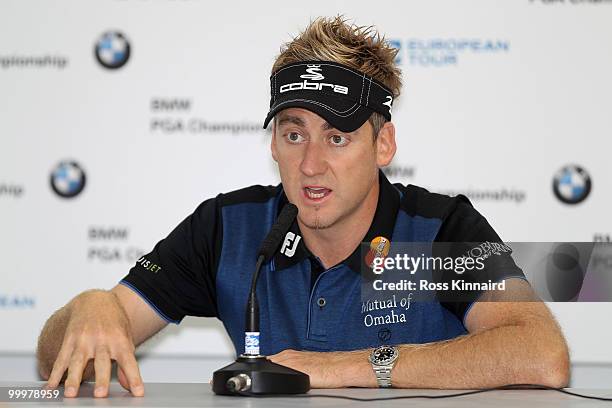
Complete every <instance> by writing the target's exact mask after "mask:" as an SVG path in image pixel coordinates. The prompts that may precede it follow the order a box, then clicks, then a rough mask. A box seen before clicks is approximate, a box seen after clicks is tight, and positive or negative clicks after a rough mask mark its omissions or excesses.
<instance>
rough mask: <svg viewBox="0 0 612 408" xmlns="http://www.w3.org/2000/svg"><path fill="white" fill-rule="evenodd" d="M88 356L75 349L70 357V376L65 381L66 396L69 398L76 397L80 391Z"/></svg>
mask: <svg viewBox="0 0 612 408" xmlns="http://www.w3.org/2000/svg"><path fill="white" fill-rule="evenodd" d="M87 361H88V358H86V356H85V354H84V353H83V352H81V351H78V350H77V351H75V352H74V354H73V355H72V358H71V359H70V366H69V367H68V377H67V378H66V382H65V384H64V385H65V387H66V388H65V389H64V396H65V397H68V398H72V397H76V396H77V395H78V393H79V386H80V384H81V379H82V378H83V370H84V369H85V365H86V364H87Z"/></svg>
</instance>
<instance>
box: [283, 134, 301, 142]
mask: <svg viewBox="0 0 612 408" xmlns="http://www.w3.org/2000/svg"><path fill="white" fill-rule="evenodd" d="M287 140H288V141H289V142H291V143H301V142H302V141H304V136H302V135H300V134H299V133H297V132H289V133H287Z"/></svg>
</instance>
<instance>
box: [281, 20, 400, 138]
mask: <svg viewBox="0 0 612 408" xmlns="http://www.w3.org/2000/svg"><path fill="white" fill-rule="evenodd" d="M397 52H398V50H397V49H396V48H393V47H391V46H390V45H389V43H388V42H387V41H386V40H385V38H384V36H383V37H381V36H380V33H378V32H377V31H376V28H375V27H373V26H357V25H355V24H354V23H353V24H349V23H348V22H347V19H345V18H344V17H343V16H336V17H319V18H317V19H316V20H314V21H312V22H311V23H310V24H309V25H308V27H306V29H305V30H304V31H302V32H301V33H300V34H299V35H298V36H297V37H295V38H293V40H291V41H290V42H288V43H286V44H284V45H283V46H282V47H281V50H280V54H279V55H278V57H277V58H276V61H275V62H274V65H273V66H272V73H274V72H276V71H277V70H278V69H279V68H281V67H283V66H285V65H287V64H291V63H293V62H300V61H312V60H316V61H333V62H337V63H339V64H342V65H345V66H348V67H350V68H353V69H356V70H358V71H360V72H362V73H364V74H366V75H368V76H370V77H372V78H374V79H376V80H377V81H379V82H381V83H382V84H384V85H385V86H386V87H387V88H389V89H390V90H391V92H393V99H394V100H395V99H397V97H398V96H399V95H400V89H401V87H402V79H401V71H400V69H399V68H398V67H397V66H396V65H395V56H396V55H397ZM369 121H370V124H371V125H372V127H373V128H374V136H375V137H376V136H377V135H378V132H379V131H380V129H381V128H382V126H383V125H384V124H385V122H386V121H387V120H386V119H385V117H384V116H382V115H381V114H380V113H377V112H374V113H373V114H372V116H370V119H369Z"/></svg>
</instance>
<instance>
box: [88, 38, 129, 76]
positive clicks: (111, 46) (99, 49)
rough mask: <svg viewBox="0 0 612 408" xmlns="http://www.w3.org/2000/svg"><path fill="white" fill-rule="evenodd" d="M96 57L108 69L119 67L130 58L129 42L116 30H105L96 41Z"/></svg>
mask: <svg viewBox="0 0 612 408" xmlns="http://www.w3.org/2000/svg"><path fill="white" fill-rule="evenodd" d="M95 54H96V59H97V60H98V62H99V63H100V64H102V66H103V67H105V68H108V69H117V68H121V67H122V66H124V65H125V63H126V62H128V59H129V58H130V43H129V42H128V40H127V39H126V38H125V36H124V35H123V34H121V33H120V32H118V31H107V32H105V33H104V34H102V36H100V38H99V39H98V41H97V42H96V46H95Z"/></svg>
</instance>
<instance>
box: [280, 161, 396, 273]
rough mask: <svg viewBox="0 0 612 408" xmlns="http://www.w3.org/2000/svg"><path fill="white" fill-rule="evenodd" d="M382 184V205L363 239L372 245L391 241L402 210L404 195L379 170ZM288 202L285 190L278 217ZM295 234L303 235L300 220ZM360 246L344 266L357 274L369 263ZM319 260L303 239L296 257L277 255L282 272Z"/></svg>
mask: <svg viewBox="0 0 612 408" xmlns="http://www.w3.org/2000/svg"><path fill="white" fill-rule="evenodd" d="M378 181H379V185H380V190H379V194H378V202H377V204H376V212H375V213H374V218H373V220H372V223H371V224H370V228H369V230H368V232H367V233H366V235H365V237H364V238H363V242H364V243H366V244H368V245H369V243H370V242H372V240H373V239H374V238H376V237H379V236H382V237H385V238H387V239H388V240H389V241H391V238H392V235H393V229H394V227H395V220H396V218H397V212H398V210H399V207H400V195H399V191H398V190H397V189H396V188H395V187H394V186H393V185H392V184H391V183H390V182H389V180H388V179H387V177H386V176H385V174H384V173H383V172H382V171H381V170H379V171H378ZM286 203H287V196H286V195H285V193H284V191H283V190H282V189H281V192H280V196H279V201H278V207H277V216H278V214H280V211H281V210H282V208H283V206H284V205H285V204H286ZM289 231H291V232H292V233H294V234H295V235H296V237H297V236H300V237H301V236H302V234H301V232H300V228H299V226H298V222H297V219H296V220H295V221H294V222H293V224H292V225H291V228H290V229H289ZM361 252H362V251H361V247H360V245H358V246H357V248H355V250H354V251H353V253H352V254H351V255H349V256H348V258H346V259H345V260H344V261H342V262H341V263H343V264H345V265H346V266H348V267H349V268H350V269H351V270H352V271H353V272H355V273H361V271H362V268H364V267H365V262H364V261H363V259H362V253H361ZM309 257H310V258H313V259H317V257H316V256H315V255H313V254H312V253H311V252H310V250H309V249H308V248H307V247H306V244H305V243H304V240H303V239H300V241H299V242H298V245H297V248H296V250H295V253H293V255H292V256H290V257H289V256H287V255H285V254H284V253H281V252H280V248H279V250H278V251H277V252H276V254H275V256H274V269H276V270H281V269H285V268H289V267H291V266H293V265H296V264H298V263H300V262H302V261H303V260H305V259H307V258H309Z"/></svg>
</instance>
